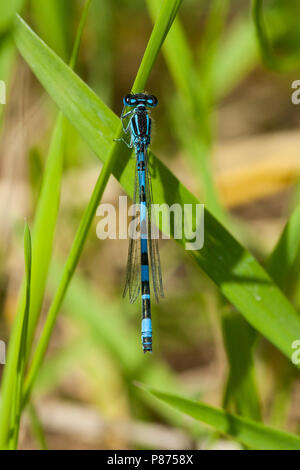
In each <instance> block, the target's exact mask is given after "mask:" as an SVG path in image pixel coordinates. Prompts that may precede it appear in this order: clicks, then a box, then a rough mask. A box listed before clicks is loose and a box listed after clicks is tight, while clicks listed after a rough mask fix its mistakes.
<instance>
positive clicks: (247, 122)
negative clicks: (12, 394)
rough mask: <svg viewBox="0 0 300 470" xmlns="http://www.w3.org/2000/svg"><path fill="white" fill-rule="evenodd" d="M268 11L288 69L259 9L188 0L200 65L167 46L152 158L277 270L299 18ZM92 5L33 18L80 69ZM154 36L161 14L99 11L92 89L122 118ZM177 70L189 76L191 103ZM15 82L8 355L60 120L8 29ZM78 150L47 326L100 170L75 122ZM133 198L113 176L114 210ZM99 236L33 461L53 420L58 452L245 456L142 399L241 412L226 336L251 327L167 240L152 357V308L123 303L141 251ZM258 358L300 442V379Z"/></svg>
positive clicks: (10, 101) (293, 140)
mask: <svg viewBox="0 0 300 470" xmlns="http://www.w3.org/2000/svg"><path fill="white" fill-rule="evenodd" d="M20 3H21V2H20ZM264 5H265V17H266V22H267V26H268V28H267V29H268V33H269V36H270V38H271V41H272V47H273V51H274V53H275V54H276V57H277V61H278V63H279V64H281V63H283V64H284V66H283V67H282V68H283V70H270V69H268V68H266V67H265V66H264V65H263V64H262V58H261V55H260V51H259V48H258V44H257V40H256V35H255V29H254V24H253V20H252V18H251V13H250V2H249V1H248V0H247V1H244V0H238V1H237V0H231V1H225V0H221V1H217V0H216V1H209V0H185V1H184V2H183V5H182V8H181V10H180V21H181V24H182V28H183V32H184V35H185V36H186V40H187V43H186V45H187V50H186V51H184V55H180V54H179V53H178V57H175V60H174V57H173V59H172V54H171V53H170V51H168V46H166V47H165V48H163V54H161V55H160V57H159V60H158V62H157V63H156V65H155V68H154V70H153V72H152V74H151V77H150V80H149V83H148V87H147V91H149V92H150V93H153V94H155V95H156V96H157V97H158V99H159V107H158V108H157V109H156V110H155V111H154V112H153V114H152V117H153V120H154V131H153V139H152V146H151V148H152V149H153V151H154V153H155V154H156V155H157V156H158V157H159V158H160V159H161V160H162V161H163V162H164V163H165V164H166V165H167V166H168V167H169V168H170V169H171V170H172V171H173V172H174V173H175V175H177V176H178V177H179V179H180V180H181V182H183V183H184V184H185V185H186V186H187V187H188V189H189V190H190V191H191V192H192V193H194V194H195V195H196V196H198V197H199V198H200V200H201V201H203V202H205V204H206V205H207V207H208V208H209V209H210V210H211V211H212V212H213V213H214V214H216V216H217V217H218V218H219V219H220V220H221V221H222V222H223V223H224V224H225V225H226V226H227V227H229V228H230V230H231V231H232V233H234V235H235V237H236V238H238V239H239V240H241V241H242V243H243V244H244V245H246V246H247V247H248V248H249V249H250V250H251V251H252V252H253V253H254V254H255V256H256V257H257V258H258V260H260V261H261V262H264V260H265V259H266V258H267V256H268V254H269V253H270V252H271V250H272V248H273V247H274V245H275V243H276V241H277V239H278V237H279V235H280V233H281V231H282V229H283V227H284V224H285V222H286V220H287V219H288V217H289V215H290V213H291V211H292V210H293V208H294V207H295V206H296V205H297V203H298V197H299V183H298V177H299V169H300V159H299V155H300V139H299V130H298V129H299V125H300V107H299V106H298V107H297V106H295V105H293V104H292V102H291V93H292V89H291V83H292V82H293V80H296V79H300V30H299V27H298V18H299V15H300V4H299V2H298V1H297V0H290V1H289V2H285V1H283V0H270V1H266V2H264ZM82 6H83V2H82V1H80V0H43V1H42V2H41V1H40V0H27V1H24V4H23V6H22V10H21V12H22V16H23V17H24V18H25V19H26V21H27V22H28V23H29V24H30V26H31V27H32V28H33V30H34V31H36V32H37V34H38V35H39V36H40V37H41V38H42V39H43V40H44V41H45V42H46V43H47V44H48V45H49V46H50V47H51V48H52V49H53V50H54V51H55V52H56V53H57V54H58V55H59V56H60V57H61V58H62V59H63V60H64V61H68V58H69V56H70V54H71V50H72V44H73V42H74V37H75V33H76V28H77V25H78V21H79V18H80V15H81V11H82ZM151 29H152V22H151V15H150V14H149V10H148V8H147V2H144V1H143V2H142V1H140V0H127V1H125V0H115V1H114V2H111V1H109V0H93V1H92V4H91V9H90V13H89V16H88V19H87V24H86V27H85V30H84V34H83V38H82V44H81V49H80V55H79V60H78V65H77V67H76V73H78V74H79V76H80V77H81V78H82V79H83V80H84V81H85V82H86V83H88V85H89V86H90V87H91V88H92V89H93V90H94V91H95V92H96V93H97V94H98V95H99V97H100V98H101V99H102V100H103V101H104V102H105V103H106V104H107V105H108V106H109V107H110V108H111V109H112V110H114V111H115V113H116V114H117V115H120V113H121V110H122V97H123V96H124V95H125V94H127V93H128V92H129V90H130V88H131V86H132V82H133V80H134V78H135V74H136V71H137V69H138V65H139V63H140V60H141V57H142V55H143V52H144V49H145V47H146V45H147V41H148V38H149V35H150V33H151ZM176 60H177V61H183V62H184V65H185V70H186V73H187V74H189V76H190V89H189V90H187V89H186V88H185V85H184V81H183V80H182V77H181V76H180V73H179V71H178V70H177V68H176ZM286 63H287V66H286V67H285V64H286ZM191 66H193V67H192V68H191ZM195 72H197V77H196V76H194V75H193V74H194V73H195ZM0 79H1V80H4V81H5V82H6V84H7V104H6V105H5V106H4V105H2V106H0V116H1V130H0V132H1V134H0V138H1V140H0V149H1V150H0V152H1V153H0V155H1V160H0V226H1V238H0V312H1V316H0V339H2V340H5V341H7V340H8V338H9V332H10V328H11V325H12V322H13V318H14V314H15V312H16V308H17V302H18V293H19V288H20V283H21V280H22V276H23V254H22V232H23V222H24V218H26V219H27V221H28V222H29V224H30V223H31V222H32V220H33V218H34V214H35V209H36V204H37V200H38V197H39V191H40V187H41V180H42V175H43V171H44V168H45V160H46V155H47V151H48V147H49V140H50V137H51V134H52V130H53V125H54V122H55V120H56V116H57V109H56V107H55V105H54V104H53V102H52V101H51V99H50V98H49V97H48V95H47V94H46V92H45V91H44V90H43V88H42V87H41V86H40V84H39V83H38V82H37V80H36V78H35V77H34V76H33V74H32V73H31V71H30V70H29V68H28V66H27V65H26V64H25V62H24V61H23V60H22V59H21V58H20V56H18V54H17V51H16V49H15V47H14V45H13V42H12V39H11V35H10V33H9V30H8V24H7V25H6V24H5V22H4V21H3V25H1V23H0ZM66 135H67V137H66V142H65V160H64V170H63V187H62V197H61V206H60V211H59V220H58V226H57V230H56V237H55V250H54V253H53V259H52V267H51V273H50V276H49V282H48V284H47V295H46V298H45V300H44V307H43V312H46V311H47V307H48V306H49V302H50V299H51V298H52V296H53V293H54V291H55V287H56V286H57V280H58V279H59V275H60V272H61V268H62V265H63V262H64V260H65V258H66V255H67V253H68V251H69V249H70V246H71V243H72V240H73V237H74V233H75V230H76V228H77V226H78V224H79V221H80V218H81V215H82V212H83V210H84V208H85V207H86V205H87V203H88V200H89V197H90V195H91V192H92V189H93V186H94V183H95V181H96V178H97V176H98V173H99V170H100V166H99V160H97V159H96V158H95V156H94V155H93V153H92V152H91V150H89V148H88V147H87V145H86V144H85V143H84V142H83V141H82V140H81V138H80V137H79V136H78V134H77V132H76V131H75V130H74V128H73V127H72V126H71V124H68V125H67V134H66ZM121 194H123V193H122V191H121V189H120V186H119V184H118V183H117V182H116V181H115V180H114V179H113V178H111V180H110V182H109V185H108V187H107V189H106V191H105V195H104V198H103V200H102V202H104V203H105V202H109V203H112V204H114V205H115V206H116V207H118V206H117V204H118V198H119V195H121ZM98 222H99V218H97V217H96V218H95V221H94V225H93V228H92V230H91V232H90V235H89V238H88V241H87V243H86V245H85V249H84V252H83V256H82V258H81V260H80V263H79V267H78V269H77V272H76V275H75V278H74V280H73V282H72V284H71V287H70V289H69V292H68V295H67V298H66V301H65V303H64V305H63V308H62V311H61V314H60V316H59V318H58V321H57V324H56V326H55V331H54V334H53V337H52V339H51V344H50V347H49V350H48V353H47V358H46V361H45V362H44V365H43V367H42V370H41V373H40V375H39V380H38V383H37V384H36V387H35V389H34V394H33V397H34V403H35V405H36V410H37V413H38V419H36V420H35V419H31V420H29V419H27V418H28V416H27V415H28V414H29V415H30V413H27V415H25V418H24V420H23V422H22V428H21V436H20V447H21V448H38V446H39V445H40V444H39V439H37V435H39V432H37V429H36V428H38V427H39V424H38V422H40V423H41V424H42V427H43V429H44V432H45V436H46V440H47V445H48V447H49V448H68V449H69V448H70V449H76V448H87V449H89V448H99V449H103V448H105V449H115V448H120V449H132V448H133V449H134V448H162V449H168V448H174V449H176V448H178V449H182V448H203V449H207V448H217V449H219V448H220V449H221V448H234V449H238V448H241V446H240V445H239V444H237V443H236V442H233V441H230V440H228V439H225V438H224V437H223V436H220V435H218V434H217V433H215V432H213V431H212V430H210V429H208V428H206V427H204V426H202V425H200V424H199V423H198V424H195V423H194V422H192V421H190V420H188V419H187V420H185V419H183V418H182V417H181V416H179V414H178V415H177V414H176V413H175V412H174V411H172V412H170V410H169V409H168V408H167V407H165V406H164V405H162V404H161V403H159V402H157V401H156V400H155V399H154V398H153V399H152V398H150V396H148V395H147V394H145V393H144V392H143V391H141V390H140V389H138V388H137V387H136V385H135V382H136V381H138V382H142V383H147V384H151V385H155V386H157V387H159V388H160V389H166V390H169V391H172V390H173V391H174V392H182V393H185V394H186V395H189V396H190V397H194V398H195V399H201V401H205V402H206V403H210V404H212V405H214V406H218V407H221V406H222V404H224V406H225V405H226V406H227V407H228V409H233V410H237V411H240V410H238V406H237V407H236V405H235V407H233V404H232V403H231V404H230V403H226V396H225V395H226V393H225V389H226V384H227V378H228V359H227V354H230V353H228V349H227V353H226V338H227V339H228V336H229V337H230V332H231V331H232V328H234V323H229V332H228V330H226V318H230V319H231V321H232V320H233V322H234V321H235V320H236V321H237V322H238V321H239V318H240V317H239V314H238V312H235V310H234V308H233V307H232V306H230V305H229V304H228V302H227V301H226V300H225V299H224V298H223V297H222V296H221V295H220V293H219V292H218V290H217V288H216V287H215V286H214V284H213V283H212V281H211V280H210V279H209V278H208V277H207V276H206V275H205V274H204V273H201V272H200V271H199V269H197V267H196V266H195V264H194V263H193V261H192V260H191V259H190V257H189V256H188V253H187V252H184V251H183V250H182V249H181V247H180V246H177V245H176V243H175V242H174V241H173V240H163V241H161V243H160V249H161V260H162V268H163V279H164V288H165V297H166V298H165V299H164V300H163V301H162V302H161V303H160V304H159V305H155V304H154V303H153V329H154V335H155V339H154V341H155V343H154V353H153V354H152V356H150V357H143V354H142V351H141V346H140V338H139V335H140V331H139V328H140V305H139V301H138V302H137V303H136V304H134V305H130V304H129V302H128V300H127V299H125V300H124V299H123V298H122V290H123V285H124V279H125V269H126V256H127V241H126V240H125V241H123V240H122V241H119V240H106V241H100V240H98V239H97V237H96V225H97V223H98ZM298 268H299V263H296V266H295V273H296V274H295V275H294V276H293V282H291V283H290V285H289V296H290V299H291V301H292V302H293V303H294V305H295V307H296V308H297V309H298V310H299V307H300V296H299V289H298V287H299V279H298V276H297V271H298V270H299V269H298ZM297 293H298V294H297ZM43 318H44V316H43V315H42V319H43ZM221 318H223V321H221ZM224 318H225V320H224ZM226 331H227V334H226ZM38 333H39V332H38ZM38 333H37V335H38ZM120 334H121V337H122V338H121V341H119V335H120ZM228 341H229V343H230V339H229V340H228ZM230 344H231V346H232V342H231V343H230ZM229 349H230V348H229ZM254 352H255V353H254V357H255V374H256V383H257V388H258V394H259V397H260V401H261V409H262V415H263V417H264V421H265V422H266V423H268V424H274V425H277V426H279V427H280V428H282V429H286V430H289V431H293V432H297V431H299V430H300V382H299V378H298V376H297V373H296V371H294V369H292V368H291V367H290V365H289V364H288V361H287V360H286V359H285V358H284V357H283V356H282V355H281V353H279V352H278V350H276V349H275V348H274V347H273V346H272V345H271V344H270V343H269V342H268V341H267V340H265V339H263V338H262V337H259V338H257V339H256V342H255V350H254ZM235 354H236V355H237V356H238V354H239V352H238V351H236V352H235ZM1 369H3V366H0V372H1ZM232 407H233V408H232ZM26 417H27V418H26ZM31 418H32V416H31ZM35 418H37V417H35ZM36 421H37V422H36ZM34 423H35V424H36V426H34Z"/></svg>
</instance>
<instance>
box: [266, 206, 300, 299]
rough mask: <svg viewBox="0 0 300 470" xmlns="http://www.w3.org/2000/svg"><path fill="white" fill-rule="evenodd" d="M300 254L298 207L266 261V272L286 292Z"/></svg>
mask: <svg viewBox="0 0 300 470" xmlns="http://www.w3.org/2000/svg"><path fill="white" fill-rule="evenodd" d="M299 253H300V206H298V207H297V208H296V209H295V210H294V212H293V213H292V215H291V217H290V219H289V220H288V222H287V224H286V226H285V228H284V230H283V231H282V233H281V235H280V237H279V240H278V242H277V244H276V246H275V248H274V249H273V251H272V253H271V254H270V256H269V259H268V261H267V265H266V268H267V271H268V272H269V273H270V275H271V276H272V278H273V279H274V281H275V282H276V283H277V284H278V285H279V287H281V289H282V290H284V291H286V290H287V289H288V287H289V284H290V282H291V273H292V271H293V267H294V266H295V262H296V261H297V259H298V256H299Z"/></svg>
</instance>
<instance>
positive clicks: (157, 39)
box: [17, 0, 181, 397]
mask: <svg viewBox="0 0 300 470" xmlns="http://www.w3.org/2000/svg"><path fill="white" fill-rule="evenodd" d="M180 4H181V1H180V0H166V1H165V2H164V3H163V6H162V8H161V11H160V15H159V17H158V19H157V22H156V23H155V26H154V28H153V32H152V34H151V37H150V40H149V42H148V45H147V48H146V51H145V54H144V56H143V59H142V62H141V65H140V68H139V71H138V73H137V76H136V79H135V81H134V85H133V91H141V90H143V89H144V87H145V85H146V81H147V79H148V76H149V74H150V72H151V70H152V67H153V65H154V63H155V60H156V58H157V55H158V53H159V51H160V48H161V45H162V43H163V41H164V39H165V37H166V35H167V33H168V31H169V29H170V27H171V24H172V22H173V21H174V18H175V16H176V14H177V11H178V8H179V7H180ZM19 22H20V23H19V24H20V25H21V24H22V25H23V27H24V28H25V29H23V32H25V31H27V32H29V31H30V29H29V28H28V27H27V26H26V25H25V23H24V22H23V21H22V20H21V19H19ZM19 31H20V30H19ZM35 37H36V36H35ZM27 38H29V37H28V36H27ZM20 39H21V38H20V36H19V37H18V36H17V43H18V44H19V46H20V45H21V44H20V42H19V41H20ZM24 39H25V38H24ZM48 50H49V49H48ZM61 64H63V62H61ZM64 66H65V65H64ZM49 72H50V71H49ZM98 132H99V130H98ZM100 132H101V130H100ZM121 133H122V127H121V125H120V123H119V124H118V126H117V129H116V131H115V134H114V136H115V138H117V137H119V136H121ZM119 149H120V145H119V144H118V143H116V142H113V143H112V145H111V149H110V155H109V158H108V159H107V161H106V163H105V165H104V167H103V168H102V171H101V174H100V176H99V178H98V180H97V183H96V185H95V188H94V191H93V194H92V197H91V199H90V202H89V204H88V206H87V208H86V210H85V212H84V215H83V218H82V220H81V223H80V226H79V228H78V231H77V233H76V236H75V240H74V242H73V245H72V248H71V250H70V253H69V256H68V259H67V262H66V264H65V269H64V271H63V275H62V279H61V283H60V285H59V288H58V291H57V293H56V295H55V297H54V300H53V302H52V304H51V306H50V309H49V312H48V316H47V320H46V323H45V326H44V329H43V332H42V335H41V338H40V340H39V343H38V346H37V349H36V352H35V355H34V358H33V361H32V366H31V368H30V370H29V373H28V380H27V386H26V397H28V394H29V393H30V390H31V387H32V385H33V383H34V381H35V378H36V376H37V373H38V370H39V368H40V365H41V363H42V361H43V358H44V355H45V352H46V349H47V346H48V342H49V339H50V337H51V334H52V330H53V327H54V324H55V321H56V317H57V314H58V312H59V309H60V307H61V304H62V301H63V299H64V296H65V293H66V291H67V289H68V286H69V283H70V281H71V279H72V276H73V273H74V271H75V268H76V266H77V263H78V260H79V257H80V255H81V252H82V249H83V246H84V243H85V241H86V238H87V235H88V232H89V229H90V226H91V223H92V221H93V218H94V215H95V212H96V209H97V207H98V204H99V202H100V200H101V197H102V195H103V192H104V190H105V187H106V185H107V182H108V179H109V177H110V175H111V173H112V171H113V169H114V166H115V162H116V159H117V157H118V156H119V154H120V152H119ZM127 153H128V152H127Z"/></svg>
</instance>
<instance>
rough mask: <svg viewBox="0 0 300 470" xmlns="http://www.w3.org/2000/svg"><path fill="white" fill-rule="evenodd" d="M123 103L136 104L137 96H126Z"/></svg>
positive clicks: (126, 104) (127, 104)
mask: <svg viewBox="0 0 300 470" xmlns="http://www.w3.org/2000/svg"><path fill="white" fill-rule="evenodd" d="M123 103H124V105H125V106H134V105H135V104H136V98H135V97H134V96H132V95H126V96H124V99H123Z"/></svg>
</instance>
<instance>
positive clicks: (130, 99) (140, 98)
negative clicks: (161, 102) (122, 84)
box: [123, 93, 158, 108]
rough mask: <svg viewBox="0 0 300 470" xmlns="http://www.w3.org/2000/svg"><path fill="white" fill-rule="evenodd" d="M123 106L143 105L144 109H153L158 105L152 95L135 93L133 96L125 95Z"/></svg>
mask: <svg viewBox="0 0 300 470" xmlns="http://www.w3.org/2000/svg"><path fill="white" fill-rule="evenodd" d="M123 103H124V105H125V106H130V107H135V106H138V105H143V106H145V107H146V108H154V107H155V106H157V104H158V99H157V98H156V96H154V95H147V94H145V93H136V94H134V95H126V96H124V98H123Z"/></svg>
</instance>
